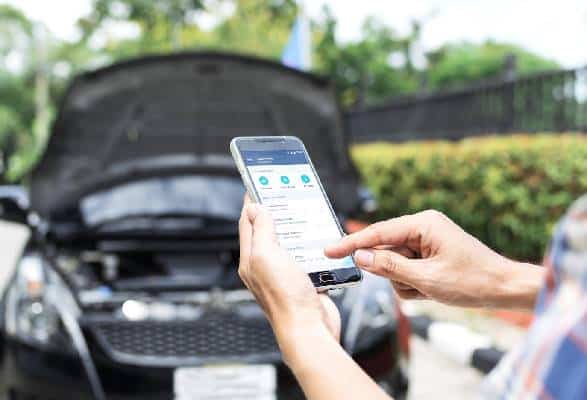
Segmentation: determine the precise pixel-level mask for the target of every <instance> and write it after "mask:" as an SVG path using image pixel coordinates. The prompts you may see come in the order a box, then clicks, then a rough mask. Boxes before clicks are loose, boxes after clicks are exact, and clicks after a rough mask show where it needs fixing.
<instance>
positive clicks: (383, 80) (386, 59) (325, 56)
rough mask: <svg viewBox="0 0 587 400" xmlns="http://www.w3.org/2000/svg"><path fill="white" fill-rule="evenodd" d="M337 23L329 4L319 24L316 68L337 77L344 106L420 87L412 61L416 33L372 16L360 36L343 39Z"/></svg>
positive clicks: (361, 103)
mask: <svg viewBox="0 0 587 400" xmlns="http://www.w3.org/2000/svg"><path fill="white" fill-rule="evenodd" d="M336 27H337V21H336V20H335V19H334V17H333V15H332V13H331V12H330V10H329V9H328V8H325V9H324V22H322V24H321V25H318V26H317V30H318V31H319V33H320V35H321V37H320V39H319V40H318V43H317V45H316V57H315V58H316V63H317V65H316V70H317V71H318V72H320V73H322V74H323V75H325V76H328V77H330V78H331V79H332V80H333V81H334V84H335V87H336V90H337V93H338V95H339V98H340V100H341V103H342V104H343V105H344V106H348V107H352V106H361V105H364V104H366V103H370V102H376V101H379V100H382V99H383V98H386V97H389V96H392V95H398V94H402V93H406V92H410V91H413V90H415V89H416V88H417V87H418V77H417V74H416V73H415V71H414V69H413V67H412V66H411V63H410V62H409V60H410V56H409V53H410V47H411V45H412V43H413V41H414V39H415V38H414V37H413V36H412V35H408V36H406V37H401V36H399V35H398V34H397V33H396V32H395V31H393V30H392V29H391V28H390V27H388V26H386V25H385V24H384V23H382V22H381V21H380V20H378V19H376V18H368V19H367V20H366V21H365V22H364V23H363V27H362V34H361V38H360V39H359V40H356V41H354V42H350V43H339V42H338V41H337V40H336V34H335V32H336ZM393 55H398V56H400V57H403V59H404V60H405V63H404V65H402V66H399V67H394V66H393V65H392V64H391V63H390V58H391V57H392V56H393Z"/></svg>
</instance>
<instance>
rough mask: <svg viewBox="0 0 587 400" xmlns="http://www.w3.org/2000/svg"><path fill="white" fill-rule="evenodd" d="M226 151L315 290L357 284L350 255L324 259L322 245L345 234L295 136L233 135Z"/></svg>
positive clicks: (250, 192)
mask: <svg viewBox="0 0 587 400" xmlns="http://www.w3.org/2000/svg"><path fill="white" fill-rule="evenodd" d="M230 152H231V153H232V156H233V158H234V161H235V163H236V165H237V168H238V170H239V172H240V174H241V177H242V179H243V182H244V184H245V187H246V188H247V191H248V193H249V195H250V197H251V198H252V199H253V200H254V201H255V202H257V203H259V204H262V205H263V206H265V207H266V208H267V209H268V210H269V212H270V213H271V215H272V216H273V220H274V223H275V232H276V234H277V238H278V240H279V244H280V245H281V246H282V247H283V248H285V249H286V250H287V251H288V252H289V253H290V254H291V256H292V257H293V259H294V260H295V261H296V262H297V263H298V264H299V265H300V266H301V267H302V268H303V269H304V270H305V271H306V272H307V273H308V275H309V276H310V279H311V280H312V283H313V284H314V286H315V287H316V288H317V289H318V290H319V291H324V290H329V289H335V288H340V287H347V286H352V285H356V284H358V283H359V282H360V281H361V279H362V274H361V270H360V269H359V268H357V266H356V265H355V263H354V261H353V258H352V257H345V258H342V259H338V260H333V259H330V258H327V257H326V256H325V255H324V247H326V246H327V245H328V244H330V243H334V242H337V241H338V240H339V239H340V238H341V237H342V236H343V235H344V232H343V230H342V228H341V226H340V223H339V222H338V219H337V218H336V214H335V213H334V211H333V209H332V205H331V204H330V201H329V200H328V197H327V196H326V192H325V191H324V188H323V187H322V183H321V182H320V179H319V178H318V174H317V173H316V170H315V168H314V166H313V164H312V162H311V161H310V156H309V155H308V152H307V151H306V148H305V146H304V144H303V143H302V141H301V140H300V139H298V138H297V137H294V136H257V137H254V136H248V137H236V138H234V139H232V141H231V142H230Z"/></svg>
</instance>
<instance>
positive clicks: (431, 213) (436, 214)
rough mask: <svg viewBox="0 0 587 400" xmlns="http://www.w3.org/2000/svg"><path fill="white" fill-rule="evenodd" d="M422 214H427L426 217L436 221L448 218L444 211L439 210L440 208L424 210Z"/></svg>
mask: <svg viewBox="0 0 587 400" xmlns="http://www.w3.org/2000/svg"><path fill="white" fill-rule="evenodd" d="M421 214H422V216H425V217H426V218H431V219H432V220H435V221H441V220H446V218H447V217H446V215H444V213H443V212H441V211H438V210H434V209H428V210H424V211H422V213H421Z"/></svg>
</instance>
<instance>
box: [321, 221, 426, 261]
mask: <svg viewBox="0 0 587 400" xmlns="http://www.w3.org/2000/svg"><path fill="white" fill-rule="evenodd" d="M420 223H421V219H420V218H419V217H418V215H417V214H415V215H406V216H403V217H398V218H393V219H389V220H387V221H381V222H376V223H374V224H372V225H369V226H368V227H367V228H365V229H363V230H361V231H359V232H355V233H351V234H350V235H347V236H344V237H343V238H342V239H341V240H340V241H339V242H338V243H335V244H331V245H329V246H328V247H326V248H325V249H324V254H325V255H326V256H327V257H330V258H341V257H346V256H348V255H350V254H352V253H353V252H354V251H355V250H358V249H365V248H372V247H375V246H381V245H389V246H394V247H403V246H408V245H409V242H411V241H412V239H413V238H414V237H415V236H417V232H418V230H419V227H420ZM408 247H409V246H408Z"/></svg>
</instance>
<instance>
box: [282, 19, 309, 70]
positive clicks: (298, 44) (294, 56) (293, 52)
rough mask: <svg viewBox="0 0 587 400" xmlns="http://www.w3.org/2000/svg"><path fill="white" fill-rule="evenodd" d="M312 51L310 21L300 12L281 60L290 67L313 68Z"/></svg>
mask: <svg viewBox="0 0 587 400" xmlns="http://www.w3.org/2000/svg"><path fill="white" fill-rule="evenodd" d="M311 52H312V43H311V37H310V21H308V18H306V16H305V15H304V14H303V13H300V14H299V15H298V17H297V18H296V21H295V23H294V25H293V28H292V30H291V34H290V35H289V40H288V41H287V44H286V45H285V49H284V50H283V54H282V55H281V62H283V63H284V64H285V65H287V66H288V67H292V68H297V69H301V70H304V71H307V70H309V69H310V68H312V58H311Z"/></svg>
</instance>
